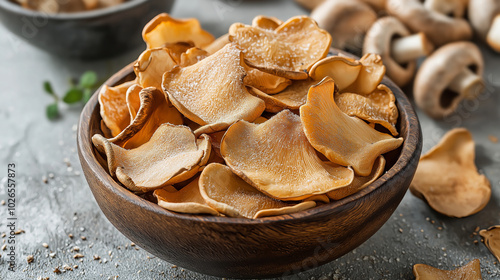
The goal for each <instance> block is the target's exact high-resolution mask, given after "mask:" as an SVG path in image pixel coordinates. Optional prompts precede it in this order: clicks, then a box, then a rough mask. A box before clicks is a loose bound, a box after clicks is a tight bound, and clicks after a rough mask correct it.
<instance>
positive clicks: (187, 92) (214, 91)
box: [163, 44, 265, 134]
mask: <svg viewBox="0 0 500 280" xmlns="http://www.w3.org/2000/svg"><path fill="white" fill-rule="evenodd" d="M241 56H242V54H241V50H240V49H239V48H238V47H237V46H236V45H234V44H228V45H226V46H225V47H224V48H222V49H221V50H220V51H218V52H216V53H215V54H213V55H211V56H209V57H207V58H205V59H203V60H202V61H200V62H198V63H196V64H194V65H192V66H188V67H174V69H172V70H171V71H170V72H167V73H165V75H164V77H163V91H164V92H165V93H167V94H168V97H169V99H170V101H171V102H172V104H174V106H175V107H176V108H177V109H178V110H179V111H180V112H181V113H182V114H183V115H184V116H185V117H187V118H189V119H190V120H192V121H194V122H196V123H198V124H200V125H202V126H205V127H202V129H203V131H204V132H207V133H211V132H215V131H220V130H224V129H226V128H227V127H229V125H231V124H232V123H234V122H236V121H238V120H247V121H253V120H255V119H256V118H257V117H259V116H260V115H261V114H262V112H263V111H264V109H265V104H264V101H262V100H261V99H259V98H257V97H255V96H252V95H251V94H249V93H248V91H247V90H246V88H245V86H244V84H243V77H244V76H245V70H244V69H243V66H242V57H241ZM200 133H201V132H200ZM197 134H198V133H197Z"/></svg>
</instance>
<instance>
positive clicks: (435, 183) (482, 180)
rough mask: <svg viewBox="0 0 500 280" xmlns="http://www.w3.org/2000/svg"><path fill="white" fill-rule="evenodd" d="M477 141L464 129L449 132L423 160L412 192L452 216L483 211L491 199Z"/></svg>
mask: <svg viewBox="0 0 500 280" xmlns="http://www.w3.org/2000/svg"><path fill="white" fill-rule="evenodd" d="M474 157H475V156H474V140H473V139H472V135H471V134H470V132H469V131H468V130H467V129H465V128H456V129H452V130H450V131H449V132H448V133H446V134H445V135H444V136H443V138H442V139H441V141H440V142H439V143H438V144H437V145H436V146H435V147H434V148H432V149H431V150H430V151H429V152H427V154H425V155H423V156H422V157H421V158H420V162H419V164H418V167H417V171H416V173H415V177H414V178H413V181H412V183H411V185H410V191H411V192H412V193H413V194H414V195H415V196H417V197H419V198H421V199H423V200H425V201H426V202H427V203H428V204H429V206H430V207H432V209H434V210H436V211H437V212H439V213H441V214H444V215H447V216H450V217H457V218H462V217H467V216H470V215H472V214H475V213H477V212H479V211H481V210H482V209H483V208H484V207H485V206H486V204H487V203H488V201H489V200H490V196H491V188H490V182H489V181H488V179H487V178H486V177H485V176H484V175H481V174H479V173H478V172H477V169H476V165H475V164H474Z"/></svg>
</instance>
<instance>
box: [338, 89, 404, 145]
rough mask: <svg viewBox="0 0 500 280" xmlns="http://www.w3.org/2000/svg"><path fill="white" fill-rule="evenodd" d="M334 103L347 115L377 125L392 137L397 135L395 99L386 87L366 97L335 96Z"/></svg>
mask: <svg viewBox="0 0 500 280" xmlns="http://www.w3.org/2000/svg"><path fill="white" fill-rule="evenodd" d="M335 103H336V104H337V106H339V108H340V110H341V111H342V112H344V113H346V114H347V115H349V116H352V117H358V118H360V119H363V120H365V121H368V122H370V123H378V124H380V125H382V126H383V127H385V128H386V129H387V130H389V131H390V132H391V134H392V135H394V136H397V135H398V131H397V129H396V122H397V120H398V115H399V111H398V108H397V107H396V97H394V94H393V93H392V91H391V89H390V88H388V87H387V86H385V85H382V84H381V85H379V86H378V87H377V89H375V90H374V91H373V92H371V93H369V94H366V95H361V94H356V93H350V92H346V93H340V94H336V95H335Z"/></svg>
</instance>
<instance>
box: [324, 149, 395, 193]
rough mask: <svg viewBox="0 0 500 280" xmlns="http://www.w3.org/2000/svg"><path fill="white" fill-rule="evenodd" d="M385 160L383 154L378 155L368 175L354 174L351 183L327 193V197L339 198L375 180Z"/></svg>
mask: <svg viewBox="0 0 500 280" xmlns="http://www.w3.org/2000/svg"><path fill="white" fill-rule="evenodd" d="M385 162H386V161H385V158H384V156H379V157H378V158H377V160H376V161H375V166H374V167H373V168H372V173H370V175H368V176H364V177H363V176H354V180H352V183H351V184H349V185H348V186H345V187H343V188H340V189H337V190H333V191H331V192H329V193H327V195H328V197H329V198H331V199H334V200H339V199H342V198H344V197H347V196H350V195H351V194H355V193H357V192H359V191H360V190H362V189H364V188H366V187H368V186H369V185H370V184H371V183H373V182H374V181H375V180H377V179H378V178H379V177H380V176H381V175H382V173H384V168H385Z"/></svg>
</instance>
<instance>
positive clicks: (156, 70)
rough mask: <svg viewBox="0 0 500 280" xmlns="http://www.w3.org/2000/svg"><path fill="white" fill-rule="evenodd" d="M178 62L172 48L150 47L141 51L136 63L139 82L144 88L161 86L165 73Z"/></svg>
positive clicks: (135, 70) (135, 69)
mask: <svg viewBox="0 0 500 280" xmlns="http://www.w3.org/2000/svg"><path fill="white" fill-rule="evenodd" d="M176 65H177V63H176V62H175V60H174V57H173V56H172V54H171V53H170V49H167V48H156V49H148V50H145V51H144V52H142V53H141V55H140V56H139V58H138V59H137V61H136V62H135V64H134V72H135V75H136V76H137V82H138V84H139V85H141V86H142V87H143V88H146V87H155V88H161V79H162V77H163V73H165V72H166V71H170V70H172V68H173V67H174V66H176Z"/></svg>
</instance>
